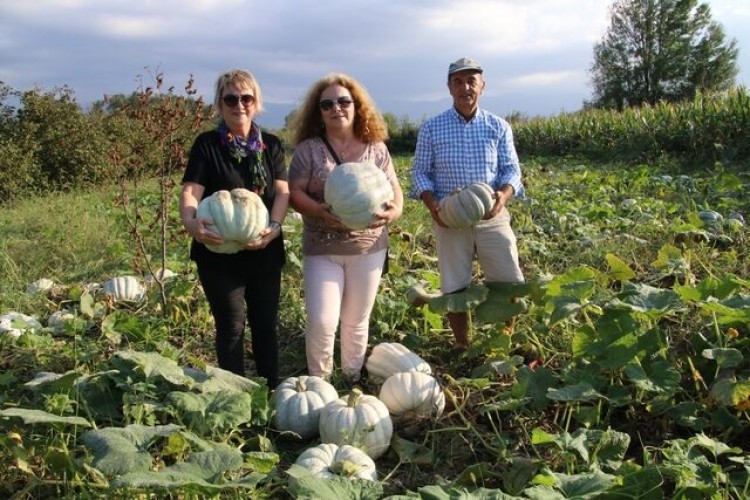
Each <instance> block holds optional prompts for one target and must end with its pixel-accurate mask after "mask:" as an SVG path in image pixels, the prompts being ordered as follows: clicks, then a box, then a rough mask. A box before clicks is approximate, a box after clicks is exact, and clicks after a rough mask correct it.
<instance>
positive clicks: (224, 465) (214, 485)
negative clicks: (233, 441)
mask: <svg viewBox="0 0 750 500" xmlns="http://www.w3.org/2000/svg"><path fill="white" fill-rule="evenodd" d="M242 464H243V459H242V454H241V453H240V452H239V451H237V450H236V449H234V448H232V447H231V446H229V445H226V444H217V445H215V446H214V449H212V450H210V451H201V452H197V453H194V454H193V455H191V456H189V457H188V458H187V460H186V461H185V462H178V463H176V464H174V465H171V466H169V467H166V468H164V469H162V470H159V471H156V472H151V471H147V472H131V473H128V474H124V475H122V476H119V477H117V478H116V479H114V480H113V481H112V486H113V487H115V488H119V487H129V488H149V489H151V488H165V489H169V490H173V489H174V488H180V487H190V486H193V487H198V489H199V490H202V491H212V490H219V489H228V488H232V489H234V488H252V487H254V486H255V485H256V484H257V482H258V481H260V480H261V479H263V478H264V477H265V476H264V475H261V474H253V475H250V476H248V477H245V478H243V480H242V481H237V482H234V481H232V482H225V481H224V474H225V473H226V472H229V471H235V470H238V469H239V468H240V467H242Z"/></svg>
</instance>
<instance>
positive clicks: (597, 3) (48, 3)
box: [0, 0, 750, 128]
mask: <svg viewBox="0 0 750 500" xmlns="http://www.w3.org/2000/svg"><path fill="white" fill-rule="evenodd" d="M705 3H708V4H709V6H710V8H711V13H712V16H713V19H714V20H715V21H717V22H719V23H720V24H721V25H722V26H723V27H724V30H725V32H726V35H727V37H728V38H734V39H736V40H737V42H738V46H739V49H740V55H739V60H738V65H739V67H740V73H739V75H738V78H737V83H738V84H740V85H745V86H750V0H708V1H706V2H705ZM610 5H611V2H610V1H608V0H318V1H312V0H266V1H264V2H260V1H257V0H220V1H219V0H188V1H186V0H137V1H134V0H33V1H30V0H0V82H2V83H4V84H5V85H7V86H10V87H11V88H12V89H14V90H19V91H25V90H31V89H40V90H43V91H51V90H53V89H55V88H59V87H62V86H67V87H68V88H70V89H72V90H73V92H74V95H75V97H76V100H77V101H78V102H79V103H80V104H81V105H82V106H83V107H84V108H85V107H86V106H88V105H90V104H91V103H92V102H95V101H97V100H101V99H102V98H103V97H104V95H105V94H110V95H111V94H125V95H130V94H132V93H133V92H135V91H137V90H139V89H140V88H145V87H147V86H152V85H154V81H155V76H156V75H157V74H159V73H161V74H163V76H164V82H165V84H164V86H163V89H164V90H165V91H166V90H167V89H168V88H169V87H171V86H174V88H175V89H176V90H175V91H176V92H177V93H182V92H183V91H182V89H183V88H184V87H185V85H186V83H187V82H188V80H189V79H190V78H191V75H192V77H193V79H194V88H195V90H197V93H198V94H199V95H203V96H204V99H205V100H206V101H207V102H211V101H212V100H213V91H214V89H213V87H214V83H215V81H216V78H217V76H218V75H219V74H220V73H222V72H224V71H226V70H228V69H231V68H244V69H248V70H250V71H251V72H252V73H253V74H254V75H255V77H256V78H257V80H258V82H259V84H260V86H261V90H262V93H263V101H264V105H265V108H266V109H265V111H264V112H263V113H262V114H261V115H260V116H258V117H257V121H258V122H259V123H260V124H261V125H262V126H264V127H267V128H280V127H282V126H283V124H284V117H285V116H286V115H287V114H288V113H289V112H290V111H291V110H292V109H294V108H295V107H296V106H298V105H299V103H300V102H301V100H302V99H303V97H304V95H305V93H306V91H307V89H308V88H309V87H310V86H311V85H312V84H313V83H314V82H315V81H316V80H317V79H319V78H321V77H322V76H324V75H326V74H327V73H329V72H333V71H336V72H344V73H347V74H349V75H351V76H353V77H354V78H356V79H357V80H359V81H360V82H361V83H362V84H363V85H364V86H365V88H366V89H367V90H368V91H369V93H370V95H371V97H372V98H373V100H374V101H375V103H376V104H377V106H378V108H379V109H380V110H381V111H382V112H384V113H386V112H388V113H392V114H393V115H395V116H396V117H397V118H399V119H404V118H407V119H409V120H410V121H412V122H414V123H420V122H421V121H422V120H423V119H425V118H426V117H429V116H432V115H434V114H437V113H439V112H440V111H442V110H444V109H446V108H448V107H449V106H450V104H451V101H450V96H449V94H448V89H447V87H446V84H445V82H446V72H447V68H448V65H449V64H450V62H451V61H454V60H456V59H458V58H460V57H471V58H473V59H476V60H478V61H479V62H480V63H481V64H482V66H483V67H484V75H485V80H486V82H487V84H486V87H485V92H484V95H483V97H482V101H481V107H483V108H486V109H488V110H490V111H493V112H495V113H497V114H499V115H501V116H507V115H508V114H511V113H521V114H523V115H524V116H528V117H534V116H551V115H556V114H559V113H563V112H572V111H576V110H578V109H580V108H581V106H582V104H583V102H584V101H585V100H587V99H590V98H591V85H590V75H589V69H590V67H591V64H592V62H593V47H594V44H595V43H596V42H597V41H599V40H600V39H601V37H602V36H603V35H604V34H605V33H606V30H607V27H608V25H609V18H608V9H609V6H610Z"/></svg>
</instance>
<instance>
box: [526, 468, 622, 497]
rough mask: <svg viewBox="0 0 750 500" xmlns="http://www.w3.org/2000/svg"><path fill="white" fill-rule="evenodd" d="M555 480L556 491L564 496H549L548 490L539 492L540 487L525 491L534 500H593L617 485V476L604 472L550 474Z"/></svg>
mask: <svg viewBox="0 0 750 500" xmlns="http://www.w3.org/2000/svg"><path fill="white" fill-rule="evenodd" d="M549 474H550V475H551V476H552V477H553V478H554V480H555V483H554V489H555V490H556V491H558V492H560V493H561V494H562V496H548V494H549V493H548V489H547V488H544V489H542V490H538V489H537V488H540V487H532V488H527V489H526V490H524V493H525V494H526V496H528V497H529V498H530V499H532V500H543V499H549V498H576V499H589V498H591V499H593V498H597V497H598V496H599V495H601V494H602V493H605V492H606V491H607V490H608V489H609V488H610V487H611V486H613V485H614V484H615V476H612V475H609V474H604V473H603V472H592V473H588V474H573V475H569V474H558V473H554V472H551V473H549Z"/></svg>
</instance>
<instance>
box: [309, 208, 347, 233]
mask: <svg viewBox="0 0 750 500" xmlns="http://www.w3.org/2000/svg"><path fill="white" fill-rule="evenodd" d="M318 208H319V211H318V213H317V214H316V215H317V216H318V217H320V218H321V219H323V221H325V223H326V225H328V226H330V227H332V228H334V229H340V230H343V229H348V228H347V227H346V226H345V225H344V223H343V222H341V218H340V217H339V216H338V215H336V214H334V213H333V212H331V205H329V204H328V203H321V204H319V205H318Z"/></svg>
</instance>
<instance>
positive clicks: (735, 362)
mask: <svg viewBox="0 0 750 500" xmlns="http://www.w3.org/2000/svg"><path fill="white" fill-rule="evenodd" d="M701 354H702V355H703V357H704V358H706V359H713V360H714V361H716V365H717V367H718V368H719V369H723V368H736V367H738V366H739V365H740V364H742V361H743V359H744V358H743V356H742V353H741V352H740V351H739V350H738V349H732V348H728V349H727V348H723V349H720V348H716V349H704V350H703V352H702V353H701Z"/></svg>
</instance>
